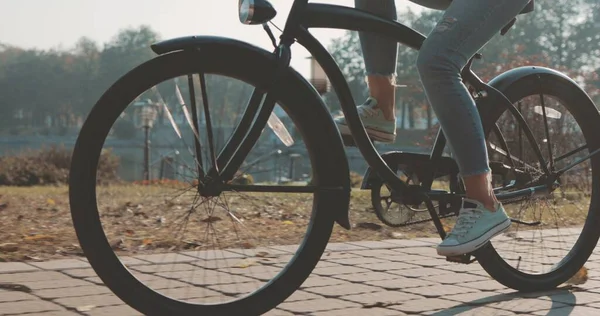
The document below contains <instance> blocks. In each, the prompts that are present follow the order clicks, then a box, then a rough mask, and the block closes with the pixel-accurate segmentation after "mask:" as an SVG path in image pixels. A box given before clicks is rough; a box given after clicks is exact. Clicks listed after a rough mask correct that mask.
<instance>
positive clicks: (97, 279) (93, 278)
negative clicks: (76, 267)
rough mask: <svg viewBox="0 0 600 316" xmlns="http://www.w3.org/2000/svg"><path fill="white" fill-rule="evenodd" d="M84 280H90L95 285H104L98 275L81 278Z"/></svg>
mask: <svg viewBox="0 0 600 316" xmlns="http://www.w3.org/2000/svg"><path fill="white" fill-rule="evenodd" d="M83 280H84V281H87V282H90V283H94V284H96V285H104V282H103V281H102V279H100V278H99V277H97V276H96V277H89V278H85V279H83Z"/></svg>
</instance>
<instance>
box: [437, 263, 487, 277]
mask: <svg viewBox="0 0 600 316" xmlns="http://www.w3.org/2000/svg"><path fill="white" fill-rule="evenodd" d="M435 268H436V269H443V270H448V271H452V272H474V271H477V272H483V273H485V275H488V274H487V272H485V270H483V268H482V267H481V266H480V265H479V264H478V263H477V262H473V263H471V264H462V263H455V262H449V261H444V263H443V264H440V265H438V266H436V267H435Z"/></svg>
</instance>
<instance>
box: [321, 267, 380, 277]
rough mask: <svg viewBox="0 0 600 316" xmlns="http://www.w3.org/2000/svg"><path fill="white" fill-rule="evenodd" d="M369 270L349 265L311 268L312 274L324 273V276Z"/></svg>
mask: <svg viewBox="0 0 600 316" xmlns="http://www.w3.org/2000/svg"><path fill="white" fill-rule="evenodd" d="M365 272H370V271H369V270H367V269H363V268H356V267H349V266H340V267H337V266H336V267H324V268H315V269H314V270H313V272H312V273H313V274H316V275H324V276H334V275H340V274H348V273H365Z"/></svg>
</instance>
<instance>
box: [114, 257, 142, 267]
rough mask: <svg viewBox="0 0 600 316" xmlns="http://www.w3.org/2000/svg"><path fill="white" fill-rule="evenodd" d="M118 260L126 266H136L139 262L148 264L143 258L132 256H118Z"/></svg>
mask: <svg viewBox="0 0 600 316" xmlns="http://www.w3.org/2000/svg"><path fill="white" fill-rule="evenodd" d="M119 260H121V263H123V264H124V265H126V266H136V265H139V264H148V261H145V260H141V259H139V258H134V257H126V256H123V257H119Z"/></svg>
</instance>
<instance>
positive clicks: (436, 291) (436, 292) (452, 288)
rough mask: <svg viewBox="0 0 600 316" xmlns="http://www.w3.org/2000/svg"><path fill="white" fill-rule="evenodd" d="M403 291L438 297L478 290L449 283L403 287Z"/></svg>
mask: <svg viewBox="0 0 600 316" xmlns="http://www.w3.org/2000/svg"><path fill="white" fill-rule="evenodd" d="M404 291H405V292H408V293H413V294H417V295H421V296H424V297H440V296H445V295H452V294H463V293H472V292H478V290H475V289H472V288H466V287H462V286H456V285H451V284H444V285H432V286H423V287H411V288H407V289H404Z"/></svg>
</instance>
